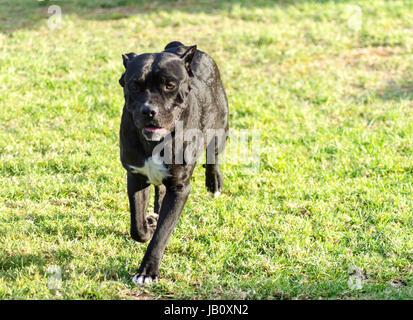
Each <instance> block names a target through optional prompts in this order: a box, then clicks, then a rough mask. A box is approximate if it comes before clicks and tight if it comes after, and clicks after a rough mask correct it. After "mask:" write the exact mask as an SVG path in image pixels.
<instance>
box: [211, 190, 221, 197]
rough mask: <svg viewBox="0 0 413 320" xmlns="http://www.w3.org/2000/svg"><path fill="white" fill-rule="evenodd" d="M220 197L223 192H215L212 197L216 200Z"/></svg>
mask: <svg viewBox="0 0 413 320" xmlns="http://www.w3.org/2000/svg"><path fill="white" fill-rule="evenodd" d="M220 195H221V192H219V191H216V192H214V194H213V195H212V197H213V198H214V199H215V198H218V197H219V196H220Z"/></svg>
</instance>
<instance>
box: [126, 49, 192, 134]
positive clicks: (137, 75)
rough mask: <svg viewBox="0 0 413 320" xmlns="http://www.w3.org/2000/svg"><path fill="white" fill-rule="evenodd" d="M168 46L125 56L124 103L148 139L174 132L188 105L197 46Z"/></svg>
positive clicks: (136, 124)
mask: <svg viewBox="0 0 413 320" xmlns="http://www.w3.org/2000/svg"><path fill="white" fill-rule="evenodd" d="M179 44H180V43H179ZM168 46H169V45H168ZM168 46H167V47H166V48H165V49H166V50H165V51H163V52H160V53H145V54H141V55H137V54H136V53H128V54H124V55H122V58H123V65H124V66H125V69H126V70H125V72H124V73H123V74H122V77H121V78H120V80H119V83H120V85H121V86H122V87H123V91H124V96H125V106H126V109H127V111H128V112H130V113H131V115H132V118H133V122H134V124H135V126H136V127H137V129H138V130H139V131H140V132H141V133H142V134H143V136H144V137H145V139H146V140H149V141H160V140H161V139H162V138H163V137H165V136H166V135H167V134H168V133H170V132H173V131H174V128H175V121H176V120H178V118H179V116H180V115H181V113H182V112H183V109H184V108H185V107H186V105H187V104H186V101H187V97H188V94H189V91H190V82H191V77H193V74H192V72H191V68H190V65H191V61H192V58H193V56H194V54H195V52H196V46H191V47H186V46H179V48H178V47H176V48H175V47H173V48H168Z"/></svg>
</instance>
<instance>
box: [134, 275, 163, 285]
mask: <svg viewBox="0 0 413 320" xmlns="http://www.w3.org/2000/svg"><path fill="white" fill-rule="evenodd" d="M132 282H133V283H134V284H136V285H137V286H138V287H142V286H147V285H150V284H152V283H154V282H158V278H157V277H152V276H143V275H141V274H139V273H137V274H135V275H134V276H133V277H132Z"/></svg>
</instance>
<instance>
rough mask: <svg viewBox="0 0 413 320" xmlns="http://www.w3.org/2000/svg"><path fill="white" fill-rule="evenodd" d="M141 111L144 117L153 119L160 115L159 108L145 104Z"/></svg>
mask: <svg viewBox="0 0 413 320" xmlns="http://www.w3.org/2000/svg"><path fill="white" fill-rule="evenodd" d="M140 111H141V113H142V114H143V115H144V116H146V117H149V118H153V117H155V115H156V114H157V113H158V107H155V106H148V105H146V104H144V105H142V106H141V109H140Z"/></svg>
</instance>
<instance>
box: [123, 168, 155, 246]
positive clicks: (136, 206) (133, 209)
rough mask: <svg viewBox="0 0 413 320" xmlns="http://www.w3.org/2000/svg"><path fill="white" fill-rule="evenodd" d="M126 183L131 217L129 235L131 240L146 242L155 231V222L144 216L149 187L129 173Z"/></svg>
mask: <svg viewBox="0 0 413 320" xmlns="http://www.w3.org/2000/svg"><path fill="white" fill-rule="evenodd" d="M127 183H128V197H129V204H130V217H131V227H130V234H131V237H132V239H134V240H136V241H138V242H146V241H148V240H150V239H151V238H152V235H153V233H154V232H155V229H156V221H155V223H153V218H152V217H151V216H150V215H149V216H146V208H147V207H148V201H149V194H150V186H149V185H148V184H147V183H144V182H142V180H140V179H138V178H136V177H135V176H134V175H132V174H130V173H128V175H127Z"/></svg>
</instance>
